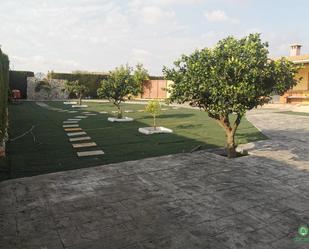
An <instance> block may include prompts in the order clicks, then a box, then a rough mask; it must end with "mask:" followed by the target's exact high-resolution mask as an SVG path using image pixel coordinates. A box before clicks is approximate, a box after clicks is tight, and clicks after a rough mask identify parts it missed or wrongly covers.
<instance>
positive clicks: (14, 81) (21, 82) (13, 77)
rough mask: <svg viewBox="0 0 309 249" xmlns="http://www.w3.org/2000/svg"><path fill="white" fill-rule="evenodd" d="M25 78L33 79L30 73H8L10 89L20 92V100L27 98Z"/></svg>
mask: <svg viewBox="0 0 309 249" xmlns="http://www.w3.org/2000/svg"><path fill="white" fill-rule="evenodd" d="M27 77H34V73H33V72H30V71H13V70H12V71H10V83H9V86H10V89H11V90H14V89H16V90H20V93H21V98H23V99H26V98H27Z"/></svg>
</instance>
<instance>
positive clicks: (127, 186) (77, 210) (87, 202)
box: [0, 110, 309, 249]
mask: <svg viewBox="0 0 309 249" xmlns="http://www.w3.org/2000/svg"><path fill="white" fill-rule="evenodd" d="M248 118H249V120H251V121H252V122H253V123H254V124H255V125H256V126H257V127H258V128H260V129H261V130H262V131H263V132H265V134H266V135H267V136H269V137H270V138H271V140H266V141H261V142H258V143H255V144H250V145H247V147H248V148H250V153H251V155H250V156H248V157H242V158H237V159H234V160H228V159H226V158H224V157H221V156H218V155H214V154H211V153H207V152H203V151H200V152H195V153H191V154H178V155H171V156H164V157H160V158H150V159H145V160H139V161H131V162H125V163H119V164H113V165H104V166H100V167H95V168H88V169H80V170H74V171H66V172H60V173H54V174H48V175H42V176H36V177H29V178H24V179H16V180H9V181H5V182H2V183H0V232H1V238H0V248H5V249H10V248H12V249H15V248H16V249H32V248H33V249H105V248H108V249H114V248H119V249H120V248H121V249H125V248H126V249H129V248H130V249H133V248H139V249H142V248H143V249H148V248H158V249H165V248H166V249H176V248H177V249H180V248H181V249H195V248H201V249H207V248H211V249H219V248H220V249H221V248H246V249H247V248H248V249H255V248H263V249H267V248H274V249H277V248H280V249H285V248H286V249H294V248H309V243H308V242H307V243H301V242H295V241H294V239H295V238H297V236H298V234H297V229H298V227H299V226H300V225H304V224H308V223H309V191H308V189H309V165H308V161H309V156H308V155H309V142H308V140H309V139H308V138H309V117H303V116H294V115H293V116H292V115H285V114H278V113H276V112H274V111H271V110H259V111H253V112H251V113H249V114H248Z"/></svg>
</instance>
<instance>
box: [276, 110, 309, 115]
mask: <svg viewBox="0 0 309 249" xmlns="http://www.w3.org/2000/svg"><path fill="white" fill-rule="evenodd" d="M278 113H280V114H289V115H297V116H309V113H308V112H292V111H286V112H278Z"/></svg>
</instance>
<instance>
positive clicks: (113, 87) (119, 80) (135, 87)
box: [97, 64, 148, 118]
mask: <svg viewBox="0 0 309 249" xmlns="http://www.w3.org/2000/svg"><path fill="white" fill-rule="evenodd" d="M145 80H148V72H147V70H146V69H144V68H143V66H142V65H141V64H138V65H137V66H136V68H135V70H134V71H133V69H132V68H131V67H129V66H128V65H126V66H120V67H117V68H115V69H114V70H113V71H110V72H109V75H108V76H107V79H106V80H102V81H101V85H100V87H99V88H98V90H97V94H98V96H99V98H103V99H108V100H109V101H110V102H111V103H113V104H114V105H115V106H116V107H117V110H118V118H122V108H121V102H124V101H125V98H126V97H128V96H129V95H134V96H136V95H138V94H139V93H141V92H142V89H143V82H144V81H145Z"/></svg>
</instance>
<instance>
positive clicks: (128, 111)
mask: <svg viewBox="0 0 309 249" xmlns="http://www.w3.org/2000/svg"><path fill="white" fill-rule="evenodd" d="M124 112H126V113H130V112H133V110H125V111H124Z"/></svg>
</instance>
